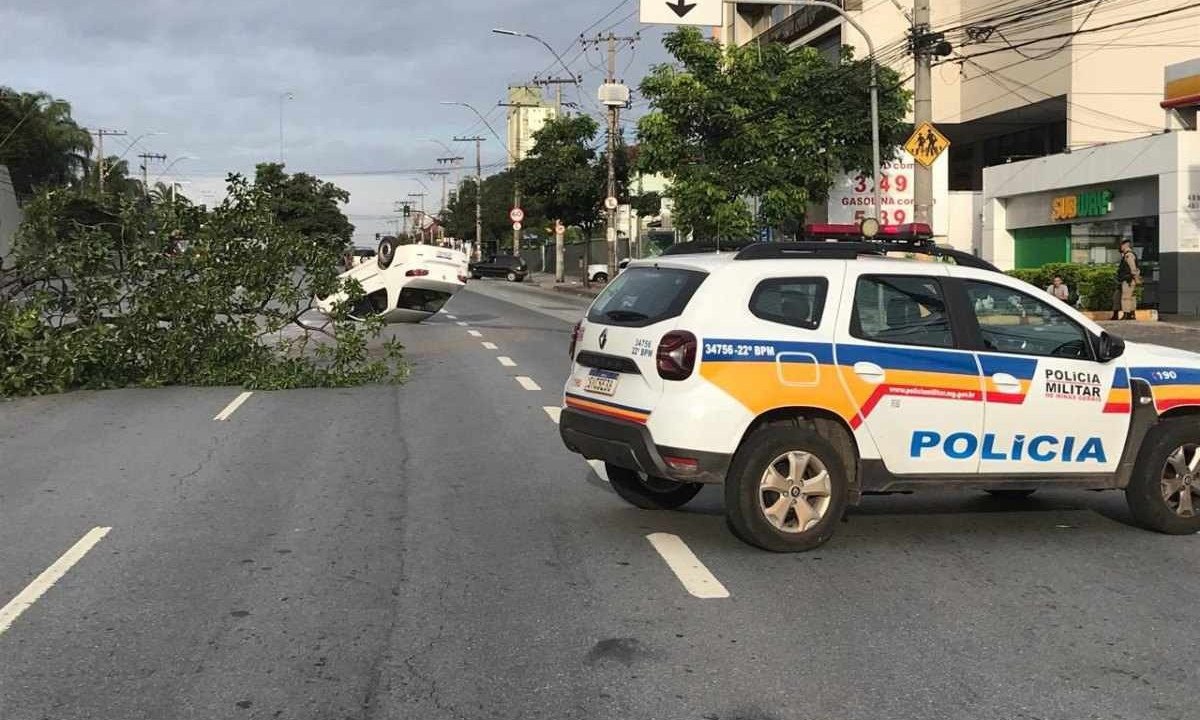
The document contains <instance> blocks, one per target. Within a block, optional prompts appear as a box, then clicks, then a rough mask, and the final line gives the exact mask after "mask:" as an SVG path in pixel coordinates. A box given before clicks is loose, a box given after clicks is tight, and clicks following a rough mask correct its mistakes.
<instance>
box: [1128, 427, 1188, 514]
mask: <svg viewBox="0 0 1200 720" xmlns="http://www.w3.org/2000/svg"><path fill="white" fill-rule="evenodd" d="M1125 500H1126V501H1127V502H1128V503H1129V509H1130V511H1132V512H1133V517H1134V519H1135V520H1137V522H1138V523H1139V524H1141V525H1142V526H1143V527H1146V528H1148V529H1150V530H1157V531H1158V532H1161V533H1166V534H1168V535H1191V534H1194V533H1197V532H1200V423H1198V422H1197V421H1196V420H1195V419H1192V418H1178V419H1176V420H1167V421H1165V422H1161V423H1159V424H1158V425H1156V426H1155V427H1154V428H1153V429H1151V430H1150V432H1149V434H1147V435H1146V439H1145V441H1144V442H1143V443H1142V450H1141V452H1140V453H1138V460H1137V465H1135V466H1134V469H1133V478H1132V479H1131V480H1130V482H1129V487H1127V488H1125Z"/></svg>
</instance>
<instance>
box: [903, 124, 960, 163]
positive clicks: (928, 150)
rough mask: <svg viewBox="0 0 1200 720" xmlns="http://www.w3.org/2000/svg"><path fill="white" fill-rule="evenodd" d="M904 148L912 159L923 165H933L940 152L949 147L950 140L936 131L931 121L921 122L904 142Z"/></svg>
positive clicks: (940, 154)
mask: <svg viewBox="0 0 1200 720" xmlns="http://www.w3.org/2000/svg"><path fill="white" fill-rule="evenodd" d="M904 149H905V150H907V151H908V152H909V154H910V155H912V156H913V160H916V161H917V162H919V163H921V164H922V165H924V166H925V167H933V164H934V163H935V162H937V159H938V158H939V157H941V156H942V153H944V152H946V151H947V150H949V149H950V140H949V139H947V138H946V136H945V135H943V134H941V133H940V132H938V129H937V128H935V127H934V126H933V123H921V124H920V125H919V126H917V129H916V130H914V131H913V134H912V137H910V138H909V139H908V142H906V143H904Z"/></svg>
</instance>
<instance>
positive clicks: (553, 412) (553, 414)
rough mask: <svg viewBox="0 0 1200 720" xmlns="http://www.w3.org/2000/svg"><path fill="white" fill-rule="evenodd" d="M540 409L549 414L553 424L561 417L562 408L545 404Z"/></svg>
mask: <svg viewBox="0 0 1200 720" xmlns="http://www.w3.org/2000/svg"><path fill="white" fill-rule="evenodd" d="M542 409H543V410H545V411H546V414H547V415H549V416H550V419H551V420H553V421H554V424H555V425H557V424H558V420H559V418H561V417H562V408H560V407H549V406H547V407H544V408H542Z"/></svg>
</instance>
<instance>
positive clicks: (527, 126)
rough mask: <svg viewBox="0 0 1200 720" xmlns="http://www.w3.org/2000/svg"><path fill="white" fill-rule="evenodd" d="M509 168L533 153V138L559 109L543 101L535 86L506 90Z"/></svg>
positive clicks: (540, 92)
mask: <svg viewBox="0 0 1200 720" xmlns="http://www.w3.org/2000/svg"><path fill="white" fill-rule="evenodd" d="M508 105H509V107H508V138H507V140H506V142H507V143H508V167H509V168H512V167H513V166H514V165H516V164H517V163H518V162H520V161H521V160H524V159H525V158H526V157H528V156H529V153H530V152H531V151H532V150H533V146H534V139H533V138H534V135H535V134H536V133H537V131H538V130H541V129H542V128H543V127H545V125H546V123H548V122H550V121H551V120H553V119H554V118H556V117H558V108H557V107H556V106H554V105H551V104H549V103H547V102H546V101H545V100H544V99H543V98H542V91H541V89H540V88H537V87H523V86H522V87H510V88H509V89H508Z"/></svg>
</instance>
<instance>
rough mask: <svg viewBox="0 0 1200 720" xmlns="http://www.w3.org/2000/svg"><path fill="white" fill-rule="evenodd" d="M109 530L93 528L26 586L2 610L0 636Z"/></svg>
mask: <svg viewBox="0 0 1200 720" xmlns="http://www.w3.org/2000/svg"><path fill="white" fill-rule="evenodd" d="M109 530H112V528H106V527H98V528H92V529H91V531H90V532H88V534H87V535H84V536H83V537H82V538H80V540H79V542H77V543H75V544H74V545H72V546H71V549H70V550H68V551H66V552H65V553H63V554H62V557H60V558H59V559H57V560H55V561H54V564H53V565H51V566H50V567H48V568H46V569H45V570H44V571H42V574H41V575H38V576H37V577H36V578H34V579H33V582H31V583H29V584H28V585H26V586H25V589H24V590H22V591H21V592H19V593H17V596H16V597H15V598H13V599H12V600H10V601H9V602H8V604H7V605H5V606H4V607H2V608H0V635H3V634H4V631H5V630H8V628H9V627H11V626H12V624H13V622H15V621H16V619H17V618H19V617H21V613H23V612H25V611H26V610H28V609H29V608H30V607H31V606H32V605H33V604H34V603H35V602H37V601H38V598H40V597H41V596H42V595H45V594H46V591H47V590H49V589H50V588H52V587H54V583H56V582H58V581H59V580H61V579H62V576H63V575H66V574H67V571H68V570H70V569H71V568H72V567H73V566H74V565H75V563H77V562H79V561H80V560H81V559H83V556H84V555H87V553H88V551H89V550H91V549H92V548H93V547H95V545H96V543H98V542H100V541H101V540H102V539H104V536H105V535H107V534H108V531H109Z"/></svg>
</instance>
